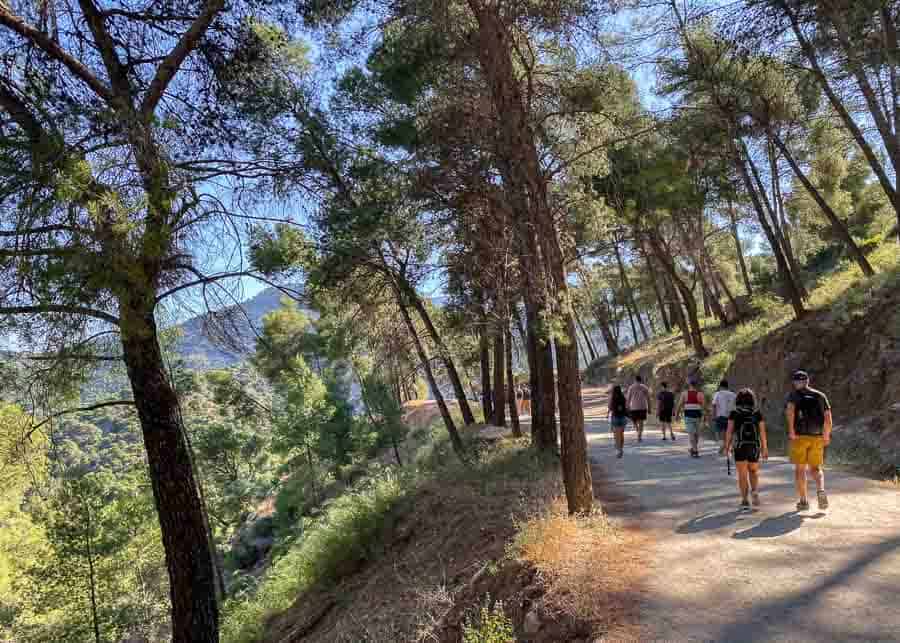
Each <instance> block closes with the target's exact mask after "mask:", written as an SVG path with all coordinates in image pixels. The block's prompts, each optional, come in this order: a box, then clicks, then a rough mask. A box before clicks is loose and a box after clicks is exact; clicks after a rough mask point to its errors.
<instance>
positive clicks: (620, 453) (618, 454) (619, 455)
mask: <svg viewBox="0 0 900 643" xmlns="http://www.w3.org/2000/svg"><path fill="white" fill-rule="evenodd" d="M623 455H624V452H622V451H619V452H617V453H616V457H617V458H621V457H622V456H623Z"/></svg>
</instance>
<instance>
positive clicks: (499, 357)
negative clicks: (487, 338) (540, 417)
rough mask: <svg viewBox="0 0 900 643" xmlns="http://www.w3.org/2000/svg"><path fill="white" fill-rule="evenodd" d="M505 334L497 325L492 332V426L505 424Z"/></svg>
mask: <svg viewBox="0 0 900 643" xmlns="http://www.w3.org/2000/svg"><path fill="white" fill-rule="evenodd" d="M504 340H505V334H504V332H503V329H502V328H500V327H499V326H498V328H497V331H496V332H495V333H494V396H493V397H494V419H493V424H494V426H506V378H505V374H506V349H505V343H506V342H505V341H504Z"/></svg>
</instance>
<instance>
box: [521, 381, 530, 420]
mask: <svg viewBox="0 0 900 643" xmlns="http://www.w3.org/2000/svg"><path fill="white" fill-rule="evenodd" d="M522 415H531V387H530V386H529V385H528V384H522Z"/></svg>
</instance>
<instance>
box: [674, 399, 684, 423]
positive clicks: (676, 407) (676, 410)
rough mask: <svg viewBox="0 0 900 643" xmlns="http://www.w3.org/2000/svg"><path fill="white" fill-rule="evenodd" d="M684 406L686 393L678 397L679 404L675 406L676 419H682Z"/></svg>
mask: <svg viewBox="0 0 900 643" xmlns="http://www.w3.org/2000/svg"><path fill="white" fill-rule="evenodd" d="M682 406H684V393H682V394H681V395H679V396H678V402H677V403H676V404H675V419H676V420H677V419H678V418H679V417H681V407H682Z"/></svg>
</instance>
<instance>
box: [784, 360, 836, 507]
mask: <svg viewBox="0 0 900 643" xmlns="http://www.w3.org/2000/svg"><path fill="white" fill-rule="evenodd" d="M791 379H792V380H793V382H794V390H793V392H791V395H790V397H788V403H787V410H786V412H785V415H786V418H787V429H788V438H789V439H790V441H791V446H790V456H791V462H792V463H793V464H794V480H795V482H796V485H797V495H798V496H799V500H798V501H797V511H806V510H807V509H809V500H808V499H807V486H806V485H807V471H809V473H810V474H811V475H812V477H813V479H814V480H815V481H816V497H817V499H818V501H819V509H827V508H828V496H827V495H826V494H825V471H824V465H825V447H826V446H828V443H829V442H831V425H832V418H831V404H829V403H828V398H827V397H825V394H824V393H822V392H821V391H817V390H816V389H814V388H812V387H810V385H809V374H808V373H807V372H806V371H795V372H794V374H793V375H792V376H791Z"/></svg>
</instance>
